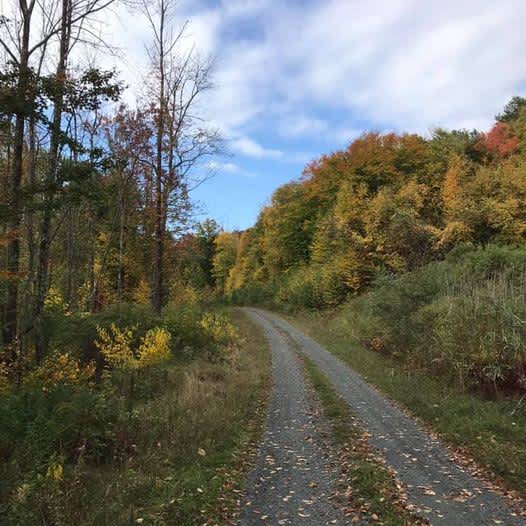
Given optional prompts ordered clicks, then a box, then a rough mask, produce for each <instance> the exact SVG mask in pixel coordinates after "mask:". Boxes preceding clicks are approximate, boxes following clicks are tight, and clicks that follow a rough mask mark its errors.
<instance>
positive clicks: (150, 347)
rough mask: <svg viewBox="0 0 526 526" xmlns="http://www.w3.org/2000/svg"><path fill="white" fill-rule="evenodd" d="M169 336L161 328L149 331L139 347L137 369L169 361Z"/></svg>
mask: <svg viewBox="0 0 526 526" xmlns="http://www.w3.org/2000/svg"><path fill="white" fill-rule="evenodd" d="M170 340H171V334H170V333H169V332H168V331H167V330H166V329H163V328H161V327H155V328H154V329H150V330H149V331H148V332H147V333H146V334H145V336H144V338H142V341H141V345H140V346H139V363H138V365H139V367H146V366H149V365H158V364H160V363H162V362H165V361H167V360H169V359H170Z"/></svg>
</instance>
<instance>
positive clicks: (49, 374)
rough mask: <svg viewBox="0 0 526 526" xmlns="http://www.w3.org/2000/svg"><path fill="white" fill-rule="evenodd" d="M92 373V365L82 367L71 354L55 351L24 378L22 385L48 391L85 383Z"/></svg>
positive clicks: (93, 368) (93, 370) (93, 369)
mask: <svg viewBox="0 0 526 526" xmlns="http://www.w3.org/2000/svg"><path fill="white" fill-rule="evenodd" d="M94 372H95V367H94V365H93V364H88V365H87V366H85V367H82V366H81V364H80V362H79V361H78V360H77V359H76V358H75V357H73V356H72V355H71V353H69V352H59V351H55V352H52V353H51V354H50V355H49V356H47V357H46V358H45V360H44V361H43V362H42V363H41V364H40V365H39V366H38V367H37V368H35V369H33V370H32V371H31V372H30V373H29V374H28V375H27V376H26V378H25V379H24V383H25V384H26V385H31V386H34V387H39V388H41V389H42V390H43V391H49V390H51V389H53V388H54V387H57V386H59V385H75V384H82V383H87V382H89V380H90V379H91V378H92V377H93V374H94Z"/></svg>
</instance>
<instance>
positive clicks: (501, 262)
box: [340, 247, 526, 396]
mask: <svg viewBox="0 0 526 526" xmlns="http://www.w3.org/2000/svg"><path fill="white" fill-rule="evenodd" d="M340 322H341V324H342V326H344V327H345V328H346V330H347V331H348V334H349V335H351V336H352V337H353V338H355V339H357V340H358V341H360V342H361V343H362V344H363V345H365V346H366V347H368V348H370V349H373V350H375V351H377V352H381V353H383V354H387V355H390V356H393V357H395V358H396V359H398V360H399V361H400V362H402V363H405V364H407V365H408V366H411V367H413V368H418V369H423V370H426V371H429V372H431V373H434V374H438V375H441V376H442V377H444V376H446V377H448V378H449V380H450V381H452V382H454V383H456V384H457V386H460V387H461V388H464V389H475V390H479V391H483V392H485V393H486V394H490V395H493V396H501V395H502V394H506V393H520V392H522V391H524V390H525V389H526V250H525V249H522V248H520V249H519V248H518V249H510V248H502V247H488V248H486V249H479V250H474V251H469V252H464V253H463V254H462V255H459V254H455V253H454V254H452V255H451V257H449V258H447V259H446V260H445V261H442V262H439V263H433V264H431V265H428V266H427V267H424V268H423V269H421V270H419V271H417V272H413V273H410V274H406V275H404V276H402V277H400V278H393V277H389V276H385V277H383V278H380V279H378V280H377V282H376V284H375V287H374V288H373V289H372V290H371V291H370V292H368V293H367V294H364V295H363V296H361V297H358V298H355V299H353V300H351V301H350V302H348V303H347V304H345V306H344V307H343V308H342V311H341V317H340Z"/></svg>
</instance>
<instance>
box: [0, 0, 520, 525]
mask: <svg viewBox="0 0 526 526" xmlns="http://www.w3.org/2000/svg"><path fill="white" fill-rule="evenodd" d="M112 3H113V2H112V1H111V0H50V1H47V0H45V1H42V2H36V1H35V0H20V2H13V3H12V4H11V8H10V9H11V10H10V11H9V12H8V11H7V10H6V11H5V12H4V13H1V14H0V46H1V54H2V55H1V56H2V63H1V64H2V66H1V68H0V225H1V226H0V247H1V250H0V319H1V324H2V333H1V337H0V338H1V339H0V480H1V484H0V519H1V520H0V522H2V524H6V525H7V524H12V525H32V524H46V525H48V524H49V525H51V524H53V525H63V524H64V525H67V524H110V525H113V524H134V523H139V524H140V523H143V522H144V521H146V522H145V523H148V524H178V525H185V524H216V523H218V521H221V520H227V519H228V518H229V517H231V516H232V513H234V514H235V512H233V511H232V510H231V508H232V509H234V508H235V506H236V505H235V501H236V498H237V497H236V494H235V491H237V489H238V488H240V487H241V485H242V481H243V477H244V471H243V470H244V467H243V466H244V465H245V462H246V455H247V454H248V453H247V451H248V444H250V443H252V442H253V441H254V440H255V437H257V433H258V432H259V431H258V429H259V427H258V426H260V424H261V421H262V418H263V415H262V410H261V407H263V405H262V401H264V400H265V399H266V396H267V395H268V389H269V385H270V366H269V356H267V355H266V354H263V353H261V352H259V351H260V349H262V348H265V345H266V343H265V341H264V339H263V337H262V336H261V335H260V334H258V333H257V332H255V331H254V330H253V327H251V325H250V324H249V323H248V321H247V320H246V319H245V318H244V317H243V316H242V315H241V314H240V312H239V311H238V310H236V309H233V308H232V307H235V306H242V305H250V306H255V305H258V306H264V307H266V308H269V309H272V310H276V311H281V312H283V313H286V314H288V315H290V316H297V317H300V318H301V317H302V316H303V317H307V318H308V317H309V316H314V315H316V316H321V318H317V319H318V322H319V320H320V319H322V320H325V319H329V320H331V324H332V325H331V327H332V329H333V330H334V331H335V332H338V333H339V335H340V337H341V338H343V339H345V340H346V341H347V340H351V339H352V340H353V341H356V342H359V344H360V345H361V346H363V347H364V348H365V349H368V350H369V351H371V352H373V353H374V354H375V355H378V356H380V357H382V359H383V358H385V359H387V360H392V363H394V364H397V365H396V366H397V367H398V366H400V367H402V368H403V369H404V370H405V371H420V372H424V373H425V374H429V375H430V376H431V377H433V378H440V379H441V380H440V381H441V382H444V383H445V384H447V385H448V386H452V387H454V388H455V389H458V390H460V391H461V392H462V393H470V394H474V395H475V396H477V397H479V398H481V399H483V400H490V401H501V400H506V401H510V400H512V401H513V403H517V401H519V404H520V403H521V402H522V400H523V399H524V396H525V393H526V302H525V294H526V248H525V245H524V241H525V238H526V99H525V98H522V97H519V96H516V97H514V98H512V99H511V100H510V101H509V103H508V104H507V105H506V106H505V107H504V108H503V110H502V112H501V113H500V114H499V115H497V116H496V117H495V123H494V125H493V126H492V127H491V129H489V130H486V131H477V130H464V129H461V130H446V129H435V130H433V131H432V132H431V133H430V134H429V135H427V136H421V135H417V134H409V133H408V134H405V133H404V134H399V133H391V132H390V133H380V132H368V133H363V134H362V135H361V136H360V137H358V138H357V139H356V140H354V141H353V142H352V143H351V144H349V145H348V146H347V147H346V148H344V149H342V150H338V151H334V152H332V153H328V154H326V155H322V156H320V157H319V158H317V159H314V160H312V161H311V162H310V163H308V164H307V165H306V166H305V168H304V170H303V173H302V174H301V175H299V174H295V173H291V174H290V177H291V182H290V183H287V184H285V185H283V186H281V187H279V188H278V189H277V190H276V191H275V192H274V193H273V195H272V196H271V198H270V201H269V202H268V204H267V205H266V206H264V207H263V208H262V209H261V211H260V213H259V216H258V218H257V221H256V222H255V224H254V226H252V227H251V228H248V229H246V230H244V231H226V230H224V229H223V228H222V227H221V225H220V224H219V223H217V222H216V221H215V220H213V219H205V220H202V221H197V220H196V215H195V208H194V204H193V202H192V191H193V190H194V189H195V188H196V187H197V186H199V185H200V184H204V183H205V181H206V179H207V177H209V176H210V174H209V173H208V172H207V166H208V164H207V161H208V160H209V159H211V158H214V157H217V156H219V155H221V154H223V153H224V140H223V137H222V136H221V134H220V132H219V130H218V129H216V128H215V127H214V126H213V125H212V124H210V123H209V122H207V120H206V119H205V118H204V116H202V115H200V113H199V110H200V105H199V103H200V100H201V98H202V97H203V96H204V95H205V94H206V93H207V92H208V91H209V90H211V89H212V88H213V79H212V73H213V65H212V61H211V60H209V59H207V58H206V57H202V56H200V55H199V53H198V52H197V51H196V50H195V49H193V48H191V49H189V50H188V49H186V48H185V47H184V46H183V45H182V43H183V37H184V34H185V26H182V27H181V28H177V27H176V26H175V25H174V24H173V16H174V15H173V13H174V9H175V5H176V2H175V1H172V0H158V1H156V2H148V1H143V2H137V3H134V4H133V6H132V8H133V9H136V10H138V11H140V12H141V13H142V15H144V16H145V17H146V19H147V21H148V23H149V29H150V41H149V45H148V55H149V58H150V65H149V71H148V73H147V75H146V76H145V81H144V93H143V95H142V97H141V98H140V99H139V100H138V102H137V104H136V105H131V104H129V103H126V100H127V99H126V98H125V97H124V93H125V90H126V86H125V85H124V83H123V81H122V80H121V79H120V78H119V75H118V73H117V72H116V71H115V70H112V69H110V70H106V69H104V68H102V67H99V66H97V63H98V62H97V59H98V58H100V57H101V56H102V55H103V54H104V53H106V52H107V50H106V48H105V47H104V46H105V44H104V42H103V41H102V38H101V37H100V36H99V33H98V32H97V29H96V20H97V17H98V16H102V17H103V16H104V13H105V10H107V9H109V8H111V4H112ZM2 5H3V4H2ZM88 48H89V49H90V50H91V51H90V53H92V54H93V55H94V56H95V59H93V60H89V61H86V60H85V59H84V58H85V56H87V54H88V53H87V52H86V51H85V50H86V49H88ZM80 50H83V51H80ZM82 57H84V58H82ZM309 323H314V322H312V319H311V321H310V322H309ZM320 331H321V329H320ZM389 363H391V362H389ZM393 367H394V366H393ZM225 422H228V426H226V425H225ZM240 451H243V452H244V453H243V454H241V453H240ZM232 458H233V459H234V460H232ZM227 459H228V460H227ZM499 462H500V460H499V461H498V462H497V461H495V462H494V463H493V464H491V462H490V464H491V465H492V467H493V468H494V469H496V470H498V469H500V468H502V474H504V475H506V474H507V475H508V480H509V481H511V484H512V485H515V487H520V486H521V484H523V481H522V482H521V481H520V480H518V479H519V478H521V477H522V475H521V474H520V473H519V474H517V475H514V473H515V472H514V471H513V469H514V468H513V469H512V468H509V469H508V467H502V465H501V464H499ZM499 466H500V468H499ZM174 473H176V474H177V476H174V475H173V474H174ZM225 492H226V494H225ZM225 495H226V496H225ZM101 502H104V504H103V505H101ZM218 502H219V503H220V504H218ZM205 520H206V521H207V522H205ZM199 521H201V522H199Z"/></svg>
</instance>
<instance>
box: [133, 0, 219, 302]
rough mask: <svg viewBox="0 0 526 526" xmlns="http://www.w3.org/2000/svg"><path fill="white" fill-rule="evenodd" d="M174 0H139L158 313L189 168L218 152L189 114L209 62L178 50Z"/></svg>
mask: <svg viewBox="0 0 526 526" xmlns="http://www.w3.org/2000/svg"><path fill="white" fill-rule="evenodd" d="M175 5H176V2H175V0H157V1H156V2H154V3H152V2H150V1H148V0H142V11H143V12H144V13H145V15H146V17H147V19H148V21H149V23H150V26H151V29H152V34H153V42H152V45H151V47H150V48H149V56H150V60H151V63H152V77H151V78H152V80H151V81H150V82H149V84H148V95H149V96H150V99H153V100H155V101H156V102H155V107H154V108H152V109H153V110H154V114H155V116H156V120H155V134H154V135H155V158H154V159H153V160H152V161H151V163H150V167H151V168H152V169H153V172H154V194H155V195H154V200H155V216H154V232H153V235H154V256H153V280H152V283H153V286H152V307H153V309H154V311H155V312H160V311H161V309H162V307H163V305H164V301H165V284H164V282H165V276H164V259H165V243H166V235H167V233H168V230H169V227H170V226H172V227H173V226H174V224H175V223H176V222H177V220H178V217H177V216H178V212H179V211H181V209H182V208H184V207H181V206H179V205H180V204H181V202H182V201H184V200H186V198H187V196H188V191H189V190H190V186H189V176H190V173H191V171H192V168H194V167H195V165H196V164H198V163H199V161H201V160H202V159H203V158H204V157H206V156H209V155H213V154H216V153H217V152H218V151H219V148H220V142H221V141H220V136H219V133H218V132H217V130H211V129H209V128H207V127H205V126H204V124H203V121H202V119H200V118H199V116H198V115H197V114H196V113H195V112H196V111H197V105H198V101H199V99H200V97H201V96H202V95H203V93H204V92H206V91H207V90H209V89H210V88H211V87H212V84H211V80H210V79H211V62H210V61H202V60H200V59H199V57H198V56H197V55H196V53H195V52H194V50H193V49H191V50H190V51H186V52H184V51H183V50H182V49H181V47H182V46H180V44H181V41H182V38H183V36H184V33H185V29H186V24H183V25H182V27H181V28H180V29H178V30H175V29H174V9H175Z"/></svg>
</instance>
